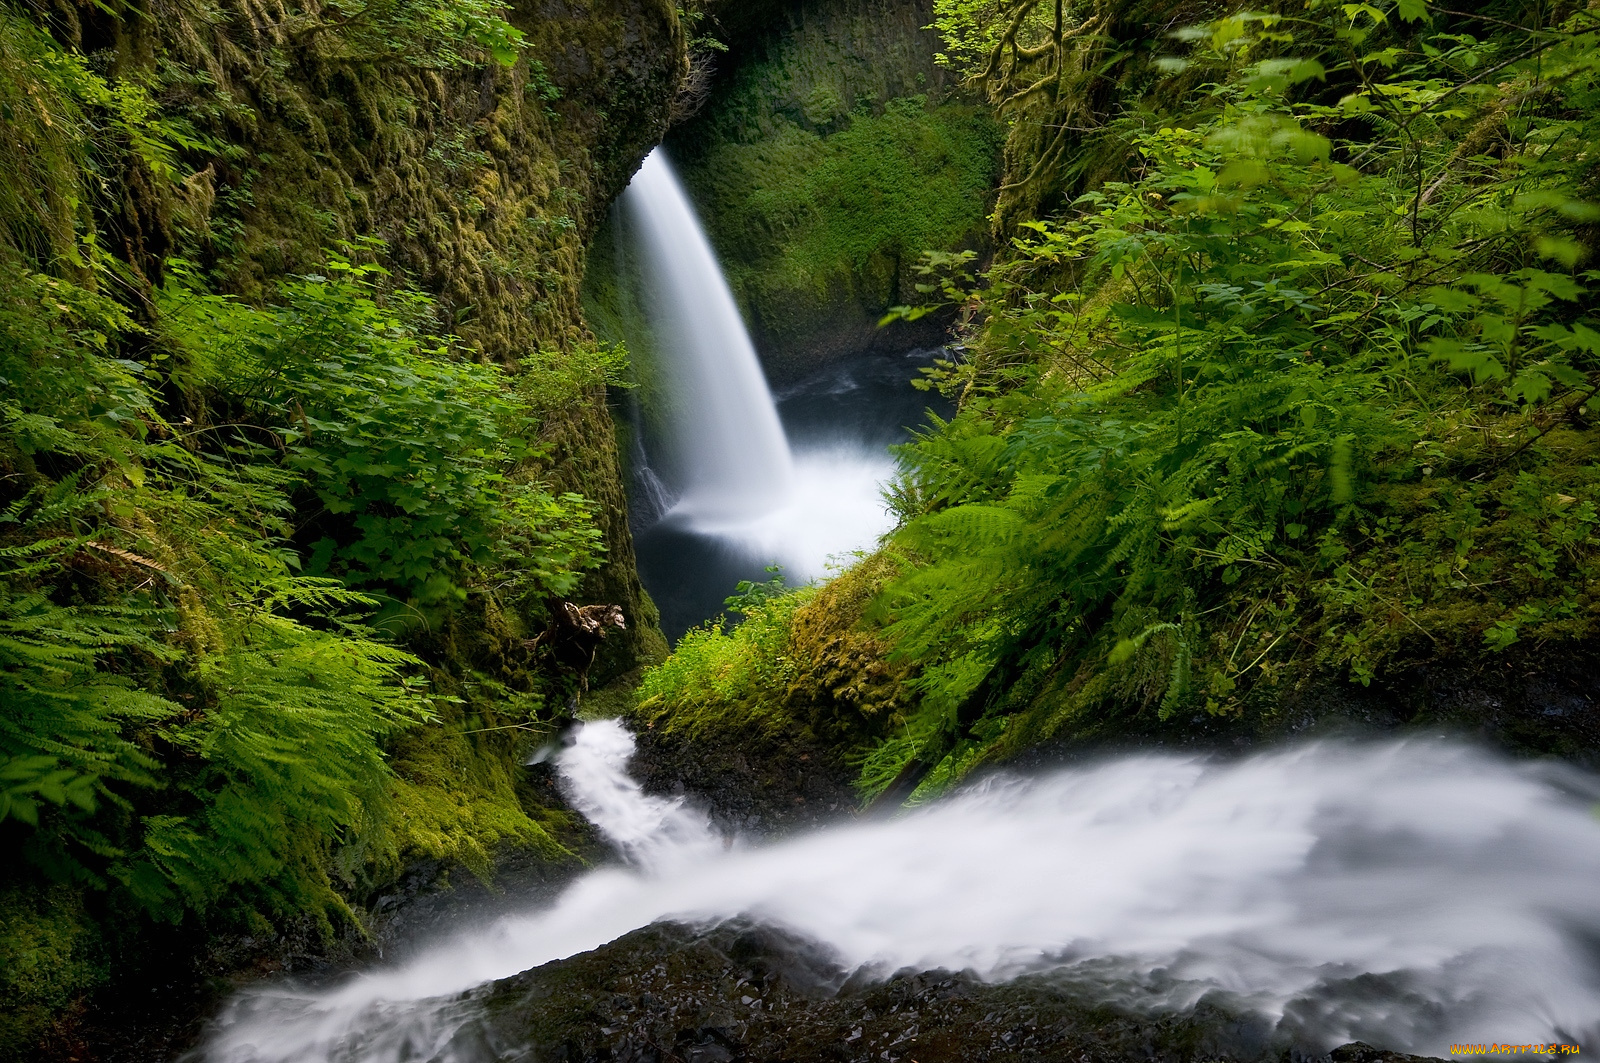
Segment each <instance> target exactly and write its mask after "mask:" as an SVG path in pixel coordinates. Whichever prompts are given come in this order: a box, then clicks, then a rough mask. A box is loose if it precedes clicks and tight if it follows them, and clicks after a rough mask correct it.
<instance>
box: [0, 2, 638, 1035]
mask: <svg viewBox="0 0 1600 1063" xmlns="http://www.w3.org/2000/svg"><path fill="white" fill-rule="evenodd" d="M108 10H109V9H108ZM364 14H365V15H368V16H372V17H379V16H381V18H382V19H386V20H387V21H384V22H383V24H382V26H381V27H378V28H376V29H375V28H374V27H372V26H370V25H368V24H367V23H368V20H367V19H365V18H352V19H351V20H350V23H349V25H348V26H346V27H345V29H344V31H343V35H342V36H341V37H340V38H339V41H340V42H342V44H343V45H346V46H348V47H350V48H377V49H380V50H381V51H384V52H385V53H387V52H389V51H391V50H395V49H399V50H402V51H409V50H425V51H427V54H429V55H431V56H433V58H434V61H435V62H436V63H437V64H439V65H440V66H442V67H447V66H450V65H463V64H491V65H493V64H497V63H498V64H505V65H510V64H511V63H513V62H516V61H517V60H518V57H519V55H520V48H521V40H522V35H521V34H520V33H519V32H518V31H517V30H515V29H514V28H512V27H511V26H510V25H509V24H508V23H506V22H505V21H504V20H503V19H502V18H501V17H500V14H499V13H498V9H497V8H495V7H494V6H493V5H487V4H482V5H479V4H470V3H469V4H462V3H448V4H438V5H429V4H399V5H384V6H383V7H382V10H381V11H380V10H378V9H377V8H374V10H373V11H366V12H364ZM429 42H433V44H434V45H440V47H432V45H430V43H429ZM325 43H327V42H326V41H325ZM369 58H370V57H369ZM0 131H3V132H4V134H5V140H6V143H7V144H8V148H7V150H6V151H5V152H4V153H3V154H0V844H3V845H4V846H5V848H6V852H7V854H8V856H7V861H6V865H5V869H4V872H3V874H0V951H3V953H4V955H5V956H6V964H5V969H4V971H0V996H3V997H4V998H5V1000H6V1007H5V1010H4V1012H3V1013H0V1056H4V1057H6V1058H11V1053H13V1052H16V1053H22V1054H23V1055H26V1054H27V1053H28V1052H30V1051H33V1050H34V1048H33V1046H34V1045H35V1043H36V1039H37V1038H38V1037H39V1036H40V1035H41V1033H42V1032H43V1031H45V1030H47V1029H48V1028H49V1027H50V1024H51V1023H52V1022H57V1021H61V1020H63V1018H64V1017H68V1018H69V1017H70V1015H71V1014H72V1009H73V1008H74V1007H81V1005H82V1000H83V999H84V994H85V993H87V992H89V991H92V990H93V989H95V988H96V986H98V985H99V984H101V983H102V982H104V981H105V980H106V979H107V978H108V977H110V976H111V974H112V972H113V971H115V970H118V969H122V970H126V969H127V968H128V967H129V965H130V964H136V963H138V962H141V955H142V952H143V951H144V950H146V949H147V944H146V942H145V938H146V937H151V936H154V937H160V936H161V934H162V933H163V932H162V931H160V930H159V929H158V928H161V927H166V928H167V930H166V931H165V934H166V937H165V938H164V940H168V941H174V940H178V939H179V938H180V936H181V935H180V930H183V929H186V930H187V932H188V933H189V939H190V940H193V939H195V938H196V937H197V936H198V937H200V938H202V939H203V937H204V935H205V934H210V933H221V932H232V933H235V934H253V935H255V936H256V937H257V938H259V939H260V940H262V941H266V942H270V941H273V940H275V939H279V938H280V935H282V934H284V933H285V932H286V931H285V928H286V927H293V926H297V925H298V926H301V927H302V928H305V927H309V931H308V936H309V937H310V938H311V939H313V940H315V939H317V938H319V937H320V938H321V939H322V940H323V941H324V942H326V941H328V940H330V939H331V938H332V937H333V936H334V935H335V933H344V934H348V935H352V936H357V937H358V936H359V935H360V934H362V933H364V932H365V930H364V927H365V925H366V919H365V916H364V914H363V913H361V912H359V911H357V910H355V908H354V906H358V905H359V904H361V903H362V902H363V899H364V898H365V896H366V893H367V892H369V891H370V890H371V889H373V888H375V887H376V886H379V885H382V884H384V883H386V882H389V881H392V880H393V878H394V877H395V876H397V875H398V874H400V873H401V871H402V870H404V868H405V867H406V866H408V865H410V864H414V863H416V862H417V861H419V860H433V861H437V862H440V863H441V864H442V865H445V866H449V865H465V866H466V867H468V868H470V869H472V870H473V871H474V872H477V873H478V874H480V875H487V874H488V873H489V870H490V865H491V863H492V861H493V859H494V856H495V851H496V850H497V849H498V848H500V847H501V846H503V845H506V844H516V845H519V846H521V847H523V848H525V849H532V850H535V851H538V852H541V853H542V854H544V855H545V856H547V857H551V858H571V854H570V853H569V852H567V850H566V849H565V848H564V847H563V842H564V841H570V838H571V835H570V824H569V823H568V822H567V820H566V819H565V818H564V814H562V813H559V812H556V811H551V810H549V809H545V808H543V807H542V806H540V805H539V803H538V802H537V801H531V802H530V801H525V800H524V799H523V796H524V795H522V793H521V792H520V791H521V788H522V787H523V786H524V785H525V780H522V779H521V778H520V777H518V776H517V775H516V773H515V772H514V770H513V769H512V767H511V765H514V764H515V763H517V762H518V759H517V758H516V756H515V752H516V749H517V748H519V747H520V746H521V745H525V744H526V743H527V741H529V739H530V735H529V732H539V733H542V730H541V729H542V726H543V725H542V723H541V721H547V720H548V719H549V717H550V715H551V713H552V712H553V711H555V709H556V708H558V707H559V706H560V705H561V704H563V703H564V702H565V700H566V696H567V686H570V685H571V684H572V683H574V682H575V681H576V680H575V678H574V677H572V676H570V675H569V676H566V677H565V678H563V677H561V676H560V675H558V674H557V672H558V670H556V669H554V668H551V667H548V666H547V665H544V664H541V663H539V662H538V661H537V660H535V657H534V652H533V650H531V649H529V648H527V646H526V645H525V643H524V641H523V640H529V639H531V638H532V636H534V635H537V634H538V633H539V632H540V630H541V629H542V627H543V624H544V621H545V619H546V618H547V616H548V610H549V607H550V605H551V603H553V602H555V601H557V600H559V599H562V598H565V597H568V596H571V595H572V594H573V593H574V591H575V589H576V588H577V587H578V585H579V582H580V581H581V580H582V579H583V577H584V575H585V574H586V573H587V572H589V571H591V570H593V569H595V568H596V567H597V566H598V565H599V564H600V563H601V562H602V560H603V557H604V554H605V545H604V542H603V539H602V535H601V532H600V531H599V529H598V528H597V527H596V519H595V517H596V513H595V509H594V506H593V504H592V503H591V502H589V501H588V500H586V499H585V498H583V497H581V496H579V495H577V494H574V493H572V492H570V491H563V490H559V489H556V488H554V487H551V486H550V485H549V484H548V483H547V482H546V479H545V478H544V472H543V470H545V469H546V468H547V466H548V464H549V462H548V459H549V451H550V445H549V444H548V442H547V441H546V440H545V439H544V438H543V434H542V433H543V431H544V429H545V428H546V426H547V425H549V424H550V423H552V421H553V419H555V418H557V417H559V416H561V415H562V411H565V410H568V409H570V408H572V407H574V406H575V405H577V404H580V403H583V402H586V401H588V398H589V397H590V396H592V395H593V394H594V393H595V391H596V390H597V389H601V388H603V387H604V385H605V384H606V383H608V382H614V381H615V379H616V374H617V371H618V369H619V368H620V365H621V362H622V359H623V358H624V353H623V352H622V351H620V350H618V349H614V348H610V347H604V346H601V345H597V344H594V343H592V342H591V343H588V344H582V343H580V344H576V345H573V346H572V347H571V349H569V350H565V351H563V352H561V353H560V354H559V356H555V355H551V354H550V353H549V352H545V351H541V350H530V351H526V352H524V356H523V358H522V364H521V365H520V366H518V367H514V371H513V370H508V369H506V368H503V367H502V366H500V365H498V364H495V363H492V362H490V361H489V360H488V359H487V358H485V357H484V356H483V355H482V354H481V353H480V352H478V351H477V350H475V349H473V348H472V347H471V346H470V345H468V344H467V343H465V342H464V341H462V340H461V339H460V338H458V337H457V336H455V335H453V334H452V329H451V327H450V325H451V323H450V321H449V320H448V315H445V314H443V313H441V311H440V309H439V307H438V306H437V305H436V304H435V302H434V301H433V300H432V299H430V298H429V297H427V296H425V295H424V294H422V293H421V292H419V291H417V290H414V289H413V288H412V287H411V286H410V284H409V283H408V282H407V281H406V280H405V279H404V278H401V277H397V276H392V275H390V273H389V272H388V271H387V270H385V269H384V268H382V267H381V266H380V265H379V264H378V263H379V262H380V261H381V260H382V258H383V255H384V252H385V250H386V249H385V247H384V245H383V243H382V241H380V240H378V239H376V238H367V239H364V240H358V241H353V242H346V243H340V244H334V243H330V246H327V247H325V248H324V249H323V251H322V253H321V258H322V263H323V264H322V266H321V267H320V268H319V269H318V270H317V271H315V272H308V273H305V274H303V275H299V276H289V277H284V278H281V279H279V280H277V281H274V282H272V283H271V284H270V285H268V286H267V287H266V289H265V290H264V291H263V292H262V293H260V294H261V298H259V299H256V300H254V301H248V300H244V299H240V298H236V297H234V296H231V295H224V294H219V293H218V291H217V290H216V288H217V285H216V284H215V283H214V277H215V276H216V275H217V274H218V273H219V272H220V271H219V270H216V269H215V268H214V267H215V266H216V262H215V260H214V257H213V260H212V262H211V263H210V265H202V264H198V263H196V262H191V261H186V260H184V259H182V258H179V257H176V256H175V255H169V256H167V257H166V258H165V260H164V261H158V262H156V263H155V264H154V268H152V266H151V264H150V263H149V262H141V261H140V260H138V259H137V258H133V259H130V257H129V256H126V255H120V257H119V254H118V253H114V252H119V251H120V245H119V243H118V241H119V240H120V239H121V238H122V237H123V236H124V235H125V233H126V226H127V225H128V222H127V220H126V218H125V217H123V216H121V215H120V214H119V211H120V210H122V209H124V205H125V202H126V201H127V200H126V197H129V196H131V195H132V194H131V193H129V192H128V191H127V188H128V186H129V184H130V183H136V182H144V183H145V184H146V186H148V187H150V188H154V189H156V190H157V192H158V193H159V191H160V190H161V189H166V190H167V193H169V198H171V195H170V193H172V192H173V189H174V188H176V187H177V186H178V185H179V184H180V175H181V174H182V173H184V172H186V171H187V170H189V169H192V168H193V162H192V159H193V157H195V156H199V157H201V158H204V157H206V156H207V155H215V154H216V153H219V152H224V151H225V150H226V149H225V148H224V146H223V145H220V144H217V143H213V142H209V141H207V140H206V139H205V138H204V137H202V136H201V135H200V134H198V133H196V132H195V131H194V129H193V128H192V127H191V126H190V125H189V124H188V123H187V122H186V121H185V120H184V119H183V118H182V117H174V116H173V115H172V114H171V113H170V112H167V111H164V110H163V109H162V108H161V106H159V105H158V103H157V101H156V100H155V98H154V97H153V96H152V95H151V93H150V91H148V89H147V86H146V84H145V82H144V81H141V80H140V78H138V77H136V76H129V77H120V78H119V77H113V76H111V75H110V74H108V73H107V72H106V71H105V70H104V68H103V64H100V63H96V62H91V61H90V60H89V59H86V58H85V57H84V56H83V55H82V54H81V53H79V52H78V51H76V50H74V49H72V48H70V47H67V46H65V45H63V44H62V43H61V40H60V39H59V38H58V37H57V36H54V35H52V33H51V32H50V27H49V25H48V20H47V19H45V18H43V17H40V16H39V15H38V13H37V12H32V11H23V10H19V9H15V8H13V7H11V6H9V5H4V6H0ZM155 198H156V200H157V201H158V202H159V198H160V197H159V195H155ZM441 318H443V319H445V320H443V321H442V322H441ZM463 618H466V622H470V624H471V625H472V626H473V628H474V630H475V631H479V632H480V634H481V632H489V633H491V634H494V633H497V637H500V638H501V639H502V640H504V642H505V643H506V645H505V646H504V647H502V649H503V651H504V652H503V653H502V655H501V657H500V658H499V659H497V660H495V661H488V660H478V659H473V658H467V657H466V655H464V654H461V653H456V654H455V655H454V656H453V657H452V655H451V654H449V653H440V652H435V651H437V650H438V643H439V642H440V641H441V640H447V639H450V638H452V637H455V636H454V634H453V632H454V631H455V630H456V628H459V627H460V626H461V625H462V624H463V622H464V621H463ZM507 662H510V663H509V664H508V663H507ZM519 662H520V663H519ZM564 684H565V685H564ZM484 746H492V747H494V748H496V749H500V751H501V753H502V754H503V755H500V756H498V757H485V756H482V755H479V754H478V752H477V751H478V750H480V749H481V748H482V747H484ZM502 747H503V748H502ZM469 798H470V800H469ZM153 928H157V929H153ZM180 1014H181V1012H180Z"/></svg>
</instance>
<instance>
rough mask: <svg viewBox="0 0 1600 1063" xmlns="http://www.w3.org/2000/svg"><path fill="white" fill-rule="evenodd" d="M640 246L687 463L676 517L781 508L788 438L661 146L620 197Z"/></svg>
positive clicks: (716, 517) (682, 460)
mask: <svg viewBox="0 0 1600 1063" xmlns="http://www.w3.org/2000/svg"><path fill="white" fill-rule="evenodd" d="M622 201H623V204H624V206H625V207H626V209H627V211H628V214H629V216H630V218H631V221H632V224H631V226H630V228H631V229H632V230H633V231H634V232H636V233H637V234H638V237H639V246H640V250H641V251H642V253H643V259H644V262H643V267H644V268H643V275H644V281H645V285H646V287H647V288H648V289H649V292H650V300H649V302H648V306H649V310H650V314H651V317H652V319H653V320H652V325H653V330H652V331H653V334H654V336H655V338H656V344H657V347H658V349H659V350H660V352H661V355H662V358H663V360H664V361H665V363H666V370H667V372H666V374H665V376H666V379H667V382H668V384H669V385H670V393H669V396H668V398H669V401H670V403H671V411H670V412H671V417H670V421H671V424H672V429H673V437H674V439H673V442H674V444H675V446H676V448H677V449H678V452H679V453H678V459H679V461H678V464H679V466H680V467H681V468H682V469H683V470H684V477H685V483H684V485H683V487H684V490H683V494H682V497H681V498H679V499H678V501H677V503H676V504H675V506H674V510H675V512H676V513H677V514H679V515H681V516H682V517H683V518H684V519H687V520H691V521H704V522H708V523H711V524H716V525H726V524H737V523H738V522H740V521H743V520H747V519H749V518H751V517H756V516H760V515H762V514H764V513H767V512H770V511H771V510H773V509H776V508H778V507H780V506H781V505H783V503H784V502H785V500H786V499H787V496H788V494H789V492H790V490H791V487H792V480H793V468H792V460H791V458H790V456H789V442H788V440H787V439H786V438H785V437H784V434H783V426H782V425H780V424H779V423H778V411H777V409H776V408H775V407H774V406H773V402H772V394H771V392H769V391H768V390H767V381H766V378H765V377H764V376H763V375H762V372H761V363H760V362H759V361H757V360H756V352H755V348H754V347H753V346H751V344H750V336H749V333H748V332H746V331H745V327H744V320H743V319H742V318H740V316H739V308H738V306H737V305H735V303H734V301H733V293H732V292H730V291H729V290H728V283H727V281H726V280H724V279H723V276H722V268H721V267H720V266H719V265H718V264H717V258H716V254H715V252H713V251H712V250H711V245H710V243H708V242H707V241H706V237H705V233H704V232H703V231H702V230H701V228H700V222H699V220H698V219H696V218H695V214H694V208H693V207H692V206H691V205H690V204H689V199H688V197H687V196H685V195H684V193H683V189H682V188H681V187H680V186H679V184H678V179H677V177H676V176H675V175H674V174H673V172H672V167H671V164H669V163H668V162H667V158H666V156H665V154H664V153H663V152H662V150H661V149H660V148H657V149H655V150H654V151H652V152H651V153H650V154H649V156H647V157H646V158H645V160H644V164H643V165H642V166H640V167H639V172H638V173H637V174H635V175H634V178H633V181H632V182H631V183H630V184H629V185H628V188H627V191H626V192H625V193H624V194H623V199H622Z"/></svg>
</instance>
